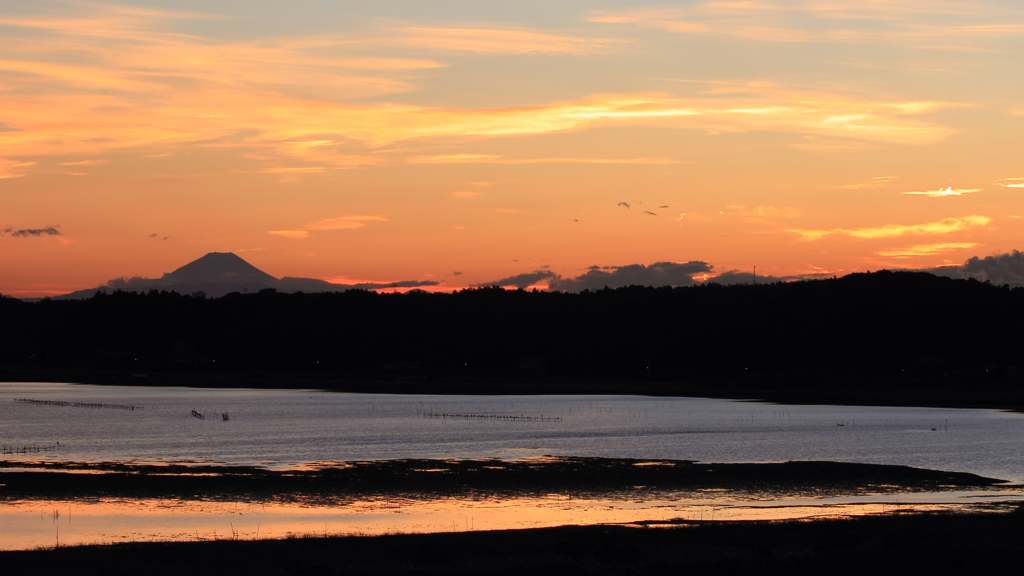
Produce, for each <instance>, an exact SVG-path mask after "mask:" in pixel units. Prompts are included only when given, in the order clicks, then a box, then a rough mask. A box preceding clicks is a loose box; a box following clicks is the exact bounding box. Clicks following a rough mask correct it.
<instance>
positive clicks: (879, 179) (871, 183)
mask: <svg viewBox="0 0 1024 576" xmlns="http://www.w3.org/2000/svg"><path fill="white" fill-rule="evenodd" d="M893 178H895V176H873V177H872V178H871V179H870V180H868V181H867V182H858V183H856V184H846V185H844V186H836V187H835V188H839V189H842V190H861V189H864V188H880V187H882V186H886V185H888V183H889V181H890V180H892V179H893Z"/></svg>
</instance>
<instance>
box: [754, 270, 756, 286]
mask: <svg viewBox="0 0 1024 576" xmlns="http://www.w3.org/2000/svg"><path fill="white" fill-rule="evenodd" d="M754 284H755V285H757V266H754Z"/></svg>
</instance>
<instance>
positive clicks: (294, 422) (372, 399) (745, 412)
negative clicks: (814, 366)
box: [0, 383, 1024, 482]
mask: <svg viewBox="0 0 1024 576" xmlns="http://www.w3.org/2000/svg"><path fill="white" fill-rule="evenodd" d="M24 399H30V400H39V401H54V402H61V403H70V404H74V403H91V404H108V405H119V406H135V407H138V408H141V409H136V410H126V409H120V408H110V407H108V408H94V407H85V406H75V405H54V404H42V403H26V402H19V401H18V400H24ZM193 410H195V411H196V412H198V413H200V414H203V415H205V416H206V418H205V419H198V418H196V417H194V416H193V415H192V411H193ZM224 413H227V414H228V419H227V420H224V419H223V417H222V416H221V415H222V414H224ZM433 414H448V415H458V416H460V417H455V418H452V417H434V416H432V415H433ZM465 416H470V418H465ZM498 416H502V417H504V418H497V417H498ZM58 442H59V443H60V447H59V448H57V449H53V450H50V451H45V452H39V453H29V454H5V455H3V456H0V457H2V458H4V459H9V460H17V459H23V460H31V461H35V460H56V461H135V462H153V461H185V462H198V463H224V464H230V465H257V466H265V467H271V468H289V467H298V466H302V465H303V464H306V463H309V462H317V461H346V460H379V459H397V458H473V459H476V458H499V459H506V460H511V459H517V458H524V457H532V456H542V455H553V456H602V457H617V458H652V459H680V460H698V461H703V462H774V461H785V460H832V461H842V462H864V463H878V464H903V465H909V466H915V467H921V468H931V469H937V470H948V471H960V472H972V473H975V474H981V475H984V476H989V477H994V478H1000V479H1004V480H1010V481H1014V482H1024V450H1021V447H1022V446H1024V415H1021V414H1016V413H1010V412H1002V411H996V410H968V409H942V408H890V407H857V406H792V405H776V404H765V403H756V402H739V401H729V400H714V399H705V398H653V397H643V396H438V395H385V394H336V393H325V392H322V391H312V390H300V391H294V390H238V389H231V390H217V389H213V390H211V389H194V388H184V387H182V388H147V387H104V386H87V385H75V384H35V383H0V446H6V447H8V448H10V447H17V448H21V447H25V446H30V447H49V446H54V445H56V444H57V443H58Z"/></svg>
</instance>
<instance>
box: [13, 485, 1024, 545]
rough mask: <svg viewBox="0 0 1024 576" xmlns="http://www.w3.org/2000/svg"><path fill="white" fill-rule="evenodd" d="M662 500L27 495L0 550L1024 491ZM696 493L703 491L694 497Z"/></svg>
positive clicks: (797, 515)
mask: <svg viewBox="0 0 1024 576" xmlns="http://www.w3.org/2000/svg"><path fill="white" fill-rule="evenodd" d="M679 496H682V495H681V494H677V495H664V494H662V495H658V497H657V498H658V499H646V498H641V499H635V498H631V499H627V498H619V497H615V496H612V497H608V498H577V497H572V496H567V495H564V494H549V495H544V496H515V497H509V498H501V497H493V496H490V497H481V498H465V497H463V498H426V499H420V498H391V497H376V498H370V499H365V500H353V501H345V502H335V503H331V504H323V503H310V502H304V501H290V502H278V501H275V502H243V501H235V502H228V501H210V500H174V499H141V500H136V499H116V500H114V499H112V500H20V501H10V502H4V503H2V504H0V549H3V550H23V549H31V548H36V547H53V546H56V545H60V546H66V545H80V544H112V543H121V542H146V541H195V540H212V539H232V538H235V539H246V540H252V539H261V538H286V537H291V536H310V535H313V536H324V535H329V536H339V535H346V534H365V535H379V534H389V533H396V532H405V533H427V532H447V531H469V530H504V529H515V528H541V527H551V526H563V525H588V524H639V523H645V524H650V525H658V524H668V523H678V522H701V521H704V522H708V521H744V520H746V521H749V520H789V519H804V518H832V517H840V516H860V515H869V514H885V513H894V512H898V511H906V510H915V511H935V510H958V509H966V508H971V507H974V506H975V505H977V504H991V503H1000V502H1009V501H1020V500H1022V499H1024V495H1022V494H1021V492H1020V491H1006V492H991V491H986V492H953V493H930V494H928V493H923V494H890V495H881V496H878V495H876V496H848V497H836V498H793V499H759V500H758V499H752V498H751V495H749V494H747V495H742V494H736V493H731V494H725V493H714V494H711V495H708V494H704V495H695V494H694V493H687V494H686V495H685V496H686V497H684V498H680V497H679ZM695 496H696V497H695Z"/></svg>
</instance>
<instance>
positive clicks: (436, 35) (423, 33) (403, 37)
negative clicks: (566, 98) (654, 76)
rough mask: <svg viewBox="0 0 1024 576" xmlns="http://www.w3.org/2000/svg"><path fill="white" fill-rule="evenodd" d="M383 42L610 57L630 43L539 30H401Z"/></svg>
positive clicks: (448, 48)
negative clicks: (616, 49)
mask: <svg viewBox="0 0 1024 576" xmlns="http://www.w3.org/2000/svg"><path fill="white" fill-rule="evenodd" d="M390 32H391V34H390V35H388V34H385V35H384V38H383V39H382V40H383V41H384V42H386V43H387V44H390V45H398V46H410V47H416V48H428V49H431V50H442V51H457V52H476V53H483V54H525V53H530V52H542V53H549V54H575V55H582V54H595V53H606V52H609V51H610V50H611V49H613V48H615V47H616V46H620V45H622V44H626V43H627V41H624V40H619V39H608V38H582V37H577V36H564V35H559V34H552V33H547V32H539V31H535V30H521V29H512V28H493V27H489V28H483V27H481V28H455V27H452V28H447V27H408V28H397V29H393V30H391V31H390Z"/></svg>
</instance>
